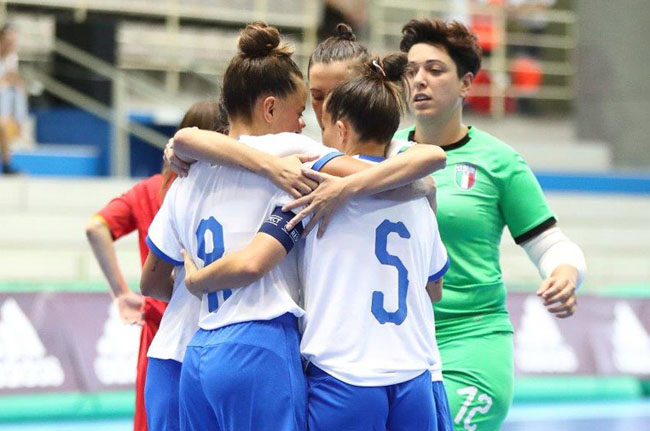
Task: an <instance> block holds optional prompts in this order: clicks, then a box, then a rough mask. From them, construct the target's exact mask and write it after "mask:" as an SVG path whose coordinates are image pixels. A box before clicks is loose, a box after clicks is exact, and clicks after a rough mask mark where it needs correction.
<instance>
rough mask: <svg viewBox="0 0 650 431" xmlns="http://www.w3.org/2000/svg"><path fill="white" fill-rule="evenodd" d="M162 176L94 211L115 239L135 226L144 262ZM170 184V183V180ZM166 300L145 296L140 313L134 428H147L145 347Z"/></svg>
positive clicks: (159, 199) (137, 430) (139, 430)
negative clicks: (141, 317)
mask: <svg viewBox="0 0 650 431" xmlns="http://www.w3.org/2000/svg"><path fill="white" fill-rule="evenodd" d="M162 181H163V176H162V175H161V174H156V175H154V176H151V177H149V178H145V179H144V180H142V181H140V182H138V183H136V184H135V185H134V186H133V187H131V189H129V190H128V191H127V192H126V193H124V194H122V196H120V197H117V198H115V199H113V200H112V201H110V202H109V203H108V205H106V206H105V207H104V208H103V209H102V210H101V211H99V212H98V213H97V215H98V216H100V217H102V218H103V219H104V221H105V222H106V225H107V226H108V229H109V230H110V231H111V234H112V235H113V239H115V240H116V239H118V238H121V237H123V236H124V235H126V234H128V233H131V232H133V231H134V230H136V229H137V231H138V239H139V241H140V260H141V263H142V265H144V262H145V260H146V259H147V255H148V254H149V247H147V243H146V242H145V239H146V238H147V232H148V231H149V225H150V224H151V221H152V220H153V218H154V216H155V215H156V213H157V212H158V210H159V209H160V205H162V201H163V193H162V192H161V187H162ZM170 183H171V182H170ZM166 307H167V303H166V302H163V301H158V300H157V299H153V298H149V297H145V299H144V305H143V307H142V313H143V317H144V325H143V327H142V334H141V336H140V350H139V353H138V370H137V376H136V405H135V416H134V420H133V429H134V431H147V419H146V414H145V408H144V387H145V377H146V374H147V350H149V345H150V344H151V340H153V337H154V335H155V334H156V332H157V331H158V326H159V325H160V319H162V315H163V313H164V312H165V308H166Z"/></svg>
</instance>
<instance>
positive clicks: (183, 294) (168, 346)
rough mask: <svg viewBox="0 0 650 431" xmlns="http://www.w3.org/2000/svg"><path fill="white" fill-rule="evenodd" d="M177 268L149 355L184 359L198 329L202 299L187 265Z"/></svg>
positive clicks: (158, 357) (151, 356)
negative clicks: (191, 285)
mask: <svg viewBox="0 0 650 431" xmlns="http://www.w3.org/2000/svg"><path fill="white" fill-rule="evenodd" d="M172 187H173V185H172ZM174 271H175V279H174V288H173V290H172V297H171V299H170V300H169V304H167V309H166V310H165V313H164V314H163V317H162V320H161V321H160V326H159V328H158V332H156V335H155V336H154V338H153V340H152V341H151V345H150V346H149V350H148V351H147V356H148V357H149V358H156V359H173V360H175V361H178V362H183V358H184V356H185V349H186V347H187V344H188V343H189V342H190V340H191V339H192V337H193V336H194V333H196V330H197V329H199V309H200V306H201V301H199V300H198V299H197V298H196V297H194V296H193V295H192V294H190V292H189V291H188V290H187V289H186V288H185V268H184V267H183V266H177V267H176V268H174Z"/></svg>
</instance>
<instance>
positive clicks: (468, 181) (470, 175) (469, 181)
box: [456, 163, 476, 190]
mask: <svg viewBox="0 0 650 431" xmlns="http://www.w3.org/2000/svg"><path fill="white" fill-rule="evenodd" d="M475 183H476V166H475V165H473V164H471V163H459V164H457V165H456V185H457V186H458V187H460V188H461V189H463V190H469V189H471V188H472V187H474V184H475Z"/></svg>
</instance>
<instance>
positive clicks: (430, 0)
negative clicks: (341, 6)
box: [370, 0, 577, 118]
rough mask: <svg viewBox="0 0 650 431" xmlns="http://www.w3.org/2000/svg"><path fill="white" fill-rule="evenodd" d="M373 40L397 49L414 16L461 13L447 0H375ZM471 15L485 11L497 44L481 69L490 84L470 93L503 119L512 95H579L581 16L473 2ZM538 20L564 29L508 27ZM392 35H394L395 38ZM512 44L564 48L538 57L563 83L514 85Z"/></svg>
mask: <svg viewBox="0 0 650 431" xmlns="http://www.w3.org/2000/svg"><path fill="white" fill-rule="evenodd" d="M371 3H372V4H371V7H370V10H371V19H370V21H371V45H372V47H373V48H374V49H376V50H380V51H392V50H395V49H396V48H397V46H398V44H399V43H398V42H397V40H399V37H400V35H401V29H402V26H403V24H404V23H405V22H406V19H401V21H395V20H396V19H397V20H399V19H400V18H403V17H404V16H409V17H411V18H412V17H417V18H420V17H443V18H444V17H448V16H450V15H453V14H455V13H458V7H457V5H456V4H454V2H451V1H444V0H371ZM463 12H464V13H465V15H466V16H467V17H468V18H470V19H471V18H472V17H476V16H481V17H483V19H487V20H489V22H490V24H491V28H492V31H493V33H492V41H493V42H494V43H493V47H492V50H491V53H490V56H489V58H484V59H483V63H482V69H483V70H485V71H487V72H488V73H489V76H490V83H489V84H475V85H474V86H473V87H472V92H471V95H473V96H483V97H489V98H490V113H491V115H493V116H494V117H497V118H500V117H502V116H503V115H504V114H505V110H506V101H507V99H508V98H517V97H526V98H530V99H538V100H565V101H570V100H573V99H574V97H575V90H574V85H573V75H574V71H575V69H574V66H573V64H572V62H571V61H570V59H571V58H572V53H573V50H574V49H575V47H576V43H577V41H576V39H577V37H576V25H575V24H576V15H575V13H574V12H573V11H569V10H555V9H547V10H535V11H526V12H522V11H519V12H517V13H516V14H515V13H513V11H512V10H511V9H509V8H507V7H503V6H494V5H485V4H477V3H470V4H469V5H467V6H466V8H465V10H464V11H463ZM526 18H528V19H531V18H532V19H534V20H536V21H540V22H543V23H547V24H558V25H559V27H561V28H562V30H563V31H562V32H561V34H528V33H523V32H516V31H509V27H510V26H509V24H511V22H512V21H516V20H522V19H526ZM391 39H392V40H391ZM509 47H538V48H545V49H555V50H561V51H562V55H560V56H561V57H562V59H561V60H560V61H543V60H539V59H538V60H536V63H537V65H539V67H540V69H541V73H542V76H544V77H549V76H556V77H560V80H563V81H565V82H562V83H560V84H555V85H552V84H542V85H541V86H539V88H537V89H535V90H532V91H531V89H529V88H522V87H518V86H516V85H511V84H509V82H508V81H509V78H508V76H509V74H510V73H512V72H514V71H515V68H516V66H515V64H513V63H512V62H511V58H509V57H508V48H509Z"/></svg>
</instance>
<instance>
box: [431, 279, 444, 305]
mask: <svg viewBox="0 0 650 431" xmlns="http://www.w3.org/2000/svg"><path fill="white" fill-rule="evenodd" d="M427 293H428V294H429V299H431V302H439V301H440V300H441V299H442V278H439V279H438V280H435V281H430V282H428V283H427Z"/></svg>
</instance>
